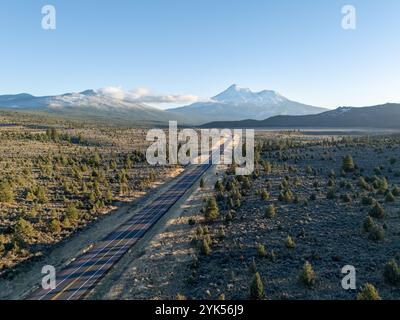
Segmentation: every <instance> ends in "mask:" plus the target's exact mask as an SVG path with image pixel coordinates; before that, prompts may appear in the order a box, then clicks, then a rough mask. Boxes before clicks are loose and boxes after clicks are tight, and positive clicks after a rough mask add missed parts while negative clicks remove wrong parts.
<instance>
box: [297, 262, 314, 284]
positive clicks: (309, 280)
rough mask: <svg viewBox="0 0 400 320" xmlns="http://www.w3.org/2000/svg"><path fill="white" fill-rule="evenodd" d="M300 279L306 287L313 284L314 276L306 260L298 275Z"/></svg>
mask: <svg viewBox="0 0 400 320" xmlns="http://www.w3.org/2000/svg"><path fill="white" fill-rule="evenodd" d="M299 279H300V281H301V282H302V283H303V284H305V285H306V286H308V287H312V286H313V285H314V284H315V280H316V276H315V272H314V270H313V268H312V266H311V264H310V263H309V262H308V261H306V262H305V263H304V266H303V270H302V271H301V273H300V276H299Z"/></svg>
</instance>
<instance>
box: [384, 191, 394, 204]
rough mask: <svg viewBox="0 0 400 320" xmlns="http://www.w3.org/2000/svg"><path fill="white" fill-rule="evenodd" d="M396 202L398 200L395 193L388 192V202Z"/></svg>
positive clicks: (386, 199)
mask: <svg viewBox="0 0 400 320" xmlns="http://www.w3.org/2000/svg"><path fill="white" fill-rule="evenodd" d="M395 200H396V198H395V197H394V195H393V193H391V192H388V193H387V194H386V198H385V201H386V202H394V201H395Z"/></svg>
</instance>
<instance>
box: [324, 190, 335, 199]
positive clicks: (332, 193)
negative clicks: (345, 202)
mask: <svg viewBox="0 0 400 320" xmlns="http://www.w3.org/2000/svg"><path fill="white" fill-rule="evenodd" d="M326 198H327V199H329V200H334V199H336V193H335V190H334V189H329V190H328V192H327V194H326Z"/></svg>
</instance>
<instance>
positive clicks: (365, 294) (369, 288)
mask: <svg viewBox="0 0 400 320" xmlns="http://www.w3.org/2000/svg"><path fill="white" fill-rule="evenodd" d="M357 300H381V297H380V296H379V293H378V291H377V290H376V289H375V287H374V286H373V285H372V284H370V283H366V284H365V285H364V286H363V287H362V288H361V291H360V292H359V293H358V294H357Z"/></svg>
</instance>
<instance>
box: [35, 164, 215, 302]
mask: <svg viewBox="0 0 400 320" xmlns="http://www.w3.org/2000/svg"><path fill="white" fill-rule="evenodd" d="M210 166H211V165H210V164H203V165H198V166H192V167H189V168H187V169H186V170H185V171H184V172H183V173H182V175H181V178H180V179H179V180H177V181H176V182H175V184H173V185H172V186H171V188H169V189H168V190H167V191H166V192H165V193H163V194H162V195H160V196H159V197H158V198H157V199H155V200H154V201H153V202H152V203H151V204H150V205H149V206H147V207H146V208H144V209H142V210H141V211H140V212H139V213H138V214H136V215H135V216H133V217H132V218H131V219H129V220H128V221H127V222H125V223H124V224H122V225H121V226H119V227H118V228H116V230H115V231H114V232H112V233H111V234H109V235H108V236H106V237H105V238H104V239H103V240H101V241H100V242H98V243H96V244H95V245H94V246H93V247H92V248H91V249H90V250H89V251H87V252H86V253H84V254H82V255H81V256H79V257H78V258H77V259H76V260H75V261H73V262H72V263H71V264H69V265H68V266H66V268H65V269H63V270H62V271H59V272H58V273H57V277H56V278H57V280H56V283H57V286H56V289H54V290H44V289H42V288H40V289H37V290H36V291H34V292H33V293H32V294H31V295H29V296H28V298H27V299H28V300H79V299H84V298H85V297H86V296H87V295H88V294H89V293H90V292H91V290H92V289H93V288H94V287H95V286H96V284H97V283H98V282H99V281H100V280H101V279H102V278H103V277H104V276H105V275H106V274H107V273H108V272H109V271H110V270H111V269H112V267H113V266H114V265H115V264H116V263H117V262H118V261H119V260H120V259H121V258H122V257H123V256H124V255H125V254H126V253H127V252H128V251H129V249H130V248H131V247H132V246H134V245H135V243H137V242H138V241H139V240H140V239H141V238H142V237H143V235H144V234H145V233H146V232H147V231H149V230H150V229H151V228H152V227H153V226H154V225H155V223H156V222H157V221H158V220H159V219H160V218H161V217H162V216H163V215H164V214H165V213H166V212H167V211H168V210H169V209H170V208H171V207H172V206H173V205H174V204H175V203H176V202H177V201H178V200H179V199H180V198H181V197H182V196H183V195H184V194H185V193H186V191H187V190H188V189H189V188H191V187H192V186H193V184H194V183H195V182H196V181H198V180H199V178H200V177H201V176H202V175H203V174H204V173H205V172H206V171H207V170H208V168H209V167H210Z"/></svg>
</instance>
